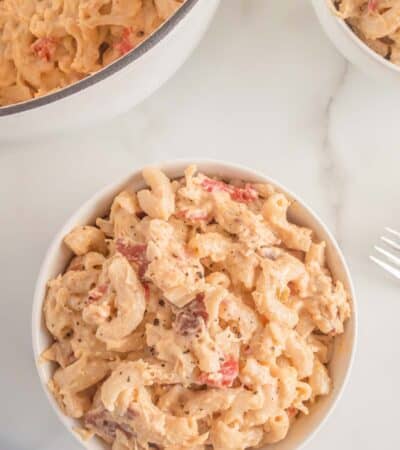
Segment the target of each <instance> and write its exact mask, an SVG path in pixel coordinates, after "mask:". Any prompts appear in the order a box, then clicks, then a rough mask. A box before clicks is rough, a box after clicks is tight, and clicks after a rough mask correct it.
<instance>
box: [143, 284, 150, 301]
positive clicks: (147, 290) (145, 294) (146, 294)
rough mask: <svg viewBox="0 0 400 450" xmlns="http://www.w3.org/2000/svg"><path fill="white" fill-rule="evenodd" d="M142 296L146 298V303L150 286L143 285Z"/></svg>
mask: <svg viewBox="0 0 400 450" xmlns="http://www.w3.org/2000/svg"><path fill="white" fill-rule="evenodd" d="M143 289H144V296H145V298H146V302H148V301H149V300H150V286H149V284H148V283H143Z"/></svg>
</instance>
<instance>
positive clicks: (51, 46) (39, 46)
mask: <svg viewBox="0 0 400 450" xmlns="http://www.w3.org/2000/svg"><path fill="white" fill-rule="evenodd" d="M56 49H57V42H56V41H55V39H53V38H51V37H42V38H39V39H36V41H35V42H34V43H33V44H32V45H31V50H32V52H33V53H35V55H36V56H38V57H39V58H41V59H43V60H45V61H50V60H51V59H52V58H53V56H54V53H55V51H56Z"/></svg>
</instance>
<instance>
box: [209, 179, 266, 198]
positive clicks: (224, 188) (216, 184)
mask: <svg viewBox="0 0 400 450" xmlns="http://www.w3.org/2000/svg"><path fill="white" fill-rule="evenodd" d="M201 187H202V188H203V189H204V190H205V191H206V192H218V191H220V192H227V193H228V194H229V195H230V196H231V199H232V200H234V201H236V202H241V203H249V202H252V201H254V200H257V198H258V193H257V191H256V190H255V189H254V188H253V187H252V186H251V185H250V184H246V185H245V187H244V188H240V187H237V186H232V185H230V184H226V183H224V182H223V181H219V180H213V179H211V178H207V177H206V178H204V179H203V180H202V182H201Z"/></svg>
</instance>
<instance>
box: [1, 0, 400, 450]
mask: <svg viewBox="0 0 400 450" xmlns="http://www.w3.org/2000/svg"><path fill="white" fill-rule="evenodd" d="M399 100H400V94H399V93H398V92H393V90H388V89H387V88H386V89H385V86H382V85H378V84H377V83H375V82H374V81H373V80H370V79H368V78H366V77H365V76H364V75H363V74H360V73H359V72H357V71H356V69H354V68H353V67H351V66H349V65H348V64H347V63H346V62H345V60H344V59H343V58H342V57H341V56H340V55H339V54H338V53H337V52H336V51H335V50H334V49H333V47H332V45H331V44H330V43H329V42H328V41H327V39H326V38H325V36H324V35H323V33H322V30H321V29H320V27H319V24H318V23H317V21H316V18H315V16H314V14H313V11H312V9H311V6H310V5H309V3H308V2H307V1H306V0H296V1H293V0H241V1H240V0H223V2H222V6H221V8H220V10H219V12H218V14H217V17H216V19H215V20H214V22H213V24H212V26H211V29H210V30H209V32H208V34H207V36H206V38H205V39H204V40H203V41H202V42H201V44H200V46H199V47H198V49H197V50H196V51H195V52H194V54H193V56H192V57H191V58H190V60H189V61H188V62H187V63H186V64H185V66H184V67H183V68H182V69H181V70H180V71H179V72H178V73H177V75H176V76H175V77H174V78H173V79H172V80H171V81H170V82H168V83H167V84H166V85H164V87H163V88H162V89H161V90H159V91H158V92H156V93H155V94H154V95H153V96H152V97H151V98H150V99H148V100H147V101H146V102H145V103H143V104H142V105H141V106H139V107H138V108H137V109H136V110H134V111H131V112H130V113H128V114H126V115H124V116H122V117H119V118H117V119H115V120H114V121H112V122H110V123H108V124H107V125H104V126H101V127H99V128H94V129H91V130H87V131H85V132H82V133H79V134H73V135H66V136H61V137H60V136H58V137H54V138H47V139H45V140H42V141H41V142H36V143H29V144H26V143H24V144H18V145H17V144H14V145H11V144H7V145H4V144H3V145H2V144H0V205H1V219H0V236H1V243H2V245H1V251H0V266H1V271H0V285H1V297H2V298H1V301H2V308H1V310H0V311H1V312H0V318H1V325H0V355H1V363H0V398H1V403H2V407H1V408H0V449H1V450H28V449H29V450H30V449H38V450H67V449H68V450H78V449H79V446H78V444H77V443H76V442H75V441H74V440H73V438H72V437H71V436H70V435H69V434H68V433H67V431H66V430H65V429H64V428H63V427H62V425H61V424H60V423H59V422H58V420H57V419H56V417H55V415H54V414H53V412H52V411H51V410H50V406H49V405H48V404H47V400H46V399H45V397H44V395H43V394H42V392H41V389H40V386H39V382H38V379H37V376H36V373H35V369H34V365H33V361H32V352H31V340H30V314H31V301H32V291H33V286H34V282H35V278H36V275H37V272H38V269H39V265H40V263H41V260H42V258H43V256H44V253H45V250H46V248H47V246H48V244H49V242H50V240H51V238H52V236H53V235H54V233H55V232H56V231H57V229H58V228H59V227H60V226H61V225H62V224H63V222H64V221H65V220H66V219H67V218H68V217H69V216H70V214H71V213H72V212H73V211H74V210H75V209H76V208H77V207H78V206H79V205H80V204H81V203H82V202H83V201H84V200H85V199H87V198H88V197H89V196H91V195H92V194H93V193H94V192H95V191H96V190H97V189H98V188H100V187H101V186H103V185H104V184H107V183H108V182H109V181H110V180H113V179H114V178H116V177H118V176H119V175H121V174H123V173H125V172H127V171H128V170H131V169H132V168H133V167H138V166H142V165H144V164H147V163H151V162H153V161H160V160H164V159H173V158H178V157H186V158H187V157H191V156H193V157H213V158H218V159H225V160H228V161H234V162H240V163H244V164H246V165H248V166H250V167H255V168H257V169H259V170H262V171H264V172H265V173H267V174H268V175H271V176H272V177H273V178H276V179H277V180H278V181H280V182H282V183H283V184H285V185H287V186H288V187H289V188H290V189H292V190H293V191H294V192H296V193H298V194H299V195H300V196H302V197H303V198H304V200H305V201H306V202H307V203H309V204H310V205H311V206H312V207H313V208H314V209H315V210H317V211H318V212H319V213H320V214H321V216H322V218H323V219H324V220H325V221H326V223H327V224H328V225H329V226H330V227H331V229H332V230H333V231H334V233H335V235H336V236H337V238H338V240H339V242H340V244H341V246H342V248H343V250H344V253H345V255H346V256H347V258H348V261H349V264H350V269H351V270H352V273H353V275H354V281H355V285H356V290H357V292H358V304H359V311H360V334H359V347H358V354H357V356H356V361H355V366H354V371H353V375H352V377H351V380H350V383H349V385H348V387H347V389H346V391H345V394H344V397H343V399H342V401H341V402H340V403H339V406H338V408H337V410H336V411H335V413H334V414H333V415H332V416H331V418H330V419H329V421H328V423H327V424H326V425H325V427H324V428H323V429H322V430H321V432H320V433H319V434H318V435H317V437H316V438H315V439H314V440H313V441H312V442H311V444H309V445H308V446H307V450H317V449H322V448H323V449H324V450H336V449H338V448H340V449H342V450H344V449H345V450H352V449H358V448H360V449H363V450H376V449H383V450H385V449H390V450H394V449H398V448H400V434H399V431H398V428H399V427H398V421H399V418H400V414H399V406H398V403H399V400H400V395H399V394H400V387H399V380H400V363H399V361H400V355H399V349H398V345H397V343H398V342H399V325H398V323H399V321H398V317H399V316H400V298H399V293H400V286H399V284H398V283H395V282H394V281H393V280H392V279H390V278H389V277H386V276H385V275H384V274H383V273H382V272H381V271H380V270H379V269H377V268H375V267H374V266H373V265H372V264H371V263H370V262H369V261H368V259H367V257H368V254H369V253H370V251H371V248H372V246H373V244H374V243H375V242H376V241H377V240H378V237H379V235H380V234H381V233H382V230H383V227H384V226H385V225H391V226H393V227H398V228H400V209H399V206H398V205H399V202H400V189H399V173H400V152H399V148H400V142H399V128H400V127H399V108H400V106H399V105H400V101H399ZM105 107H106V105H105Z"/></svg>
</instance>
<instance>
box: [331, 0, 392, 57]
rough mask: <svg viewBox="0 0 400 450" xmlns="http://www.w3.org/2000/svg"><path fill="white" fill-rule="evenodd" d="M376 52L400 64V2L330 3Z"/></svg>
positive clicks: (349, 0)
mask: <svg viewBox="0 0 400 450" xmlns="http://www.w3.org/2000/svg"><path fill="white" fill-rule="evenodd" d="M329 1H330V2H331V1H332V3H333V5H334V10H335V13H337V14H338V15H339V16H340V17H342V18H343V19H344V20H346V22H347V24H348V25H349V26H350V27H351V29H352V30H353V31H354V33H355V34H356V35H357V36H358V37H359V38H360V39H361V40H362V41H363V42H365V44H367V45H368V47H370V48H371V49H372V50H373V51H375V52H376V53H378V54H379V55H381V56H382V57H384V58H386V59H387V60H389V61H391V62H392V63H394V64H397V65H400V0H329Z"/></svg>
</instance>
